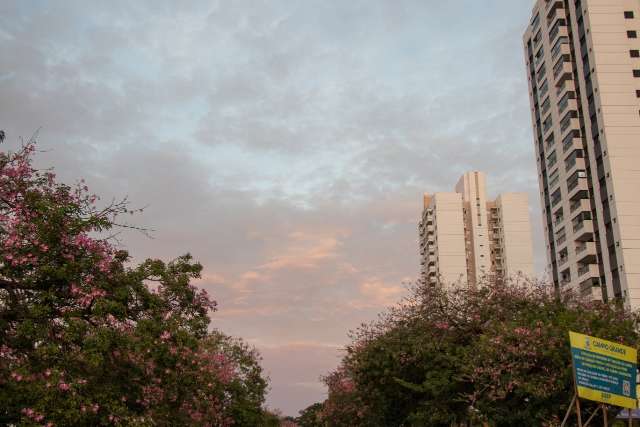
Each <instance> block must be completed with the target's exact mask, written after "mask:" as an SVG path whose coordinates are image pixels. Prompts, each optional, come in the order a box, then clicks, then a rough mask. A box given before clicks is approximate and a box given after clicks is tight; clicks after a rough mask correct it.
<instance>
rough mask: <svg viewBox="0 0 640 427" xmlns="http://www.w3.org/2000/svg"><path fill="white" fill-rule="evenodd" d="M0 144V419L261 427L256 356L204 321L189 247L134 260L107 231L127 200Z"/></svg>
mask: <svg viewBox="0 0 640 427" xmlns="http://www.w3.org/2000/svg"><path fill="white" fill-rule="evenodd" d="M35 147H36V146H35V143H34V142H33V141H29V142H28V143H26V144H24V145H23V147H22V148H21V149H20V150H19V151H17V152H8V151H0V424H2V425H11V424H14V425H25V426H29V425H43V426H63V425H75V426H83V425H86V426H95V425H132V426H136V425H137V426H146V425H154V426H162V425H166V426H168V425H171V426H180V425H202V426H205V425H206V426H227V425H246V426H255V425H260V424H261V423H262V417H263V416H264V415H265V414H264V411H263V410H262V404H263V402H264V394H265V390H266V388H267V380H266V379H265V377H264V376H263V373H262V369H261V367H260V365H259V355H258V354H257V352H256V351H255V350H254V349H252V348H250V347H249V346H248V345H247V344H245V343H243V342H242V341H241V340H238V339H234V338H231V337H228V336H226V335H224V334H223V333H221V332H219V331H213V332H211V331H210V330H209V326H210V318H209V313H210V312H212V311H213V310H215V309H216V302H215V301H214V300H212V299H211V298H210V297H209V295H207V293H206V291H205V290H203V289H199V288H198V287H197V286H195V285H194V284H193V280H194V279H197V278H198V277H199V275H200V271H201V270H202V266H201V265H200V264H198V263H197V262H194V260H193V259H192V257H191V256H190V255H188V254H187V255H183V256H180V257H178V258H176V259H175V260H174V261H172V262H169V263H165V262H163V261H160V260H152V259H148V260H146V261H144V262H142V263H140V264H138V265H133V264H132V262H131V260H130V257H129V254H128V253H127V252H126V251H124V250H121V249H118V247H117V246H116V244H115V243H114V242H113V231H114V229H115V228H116V227H118V226H119V224H122V223H121V222H120V220H121V218H122V217H123V216H125V215H128V214H131V213H132V211H131V210H130V209H129V207H128V204H127V202H126V200H124V201H122V202H115V203H110V204H107V205H106V206H102V207H99V204H100V201H99V199H98V197H97V196H96V195H93V194H91V193H89V189H88V188H87V186H86V185H85V183H84V181H80V182H78V183H77V184H76V185H74V186H69V185H65V184H62V183H59V182H58V181H57V179H56V176H55V174H54V173H53V171H51V170H46V171H39V170H36V169H35V168H34V167H33V165H32V159H33V155H34V152H35V149H36V148H35Z"/></svg>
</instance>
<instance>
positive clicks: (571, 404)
mask: <svg viewBox="0 0 640 427" xmlns="http://www.w3.org/2000/svg"><path fill="white" fill-rule="evenodd" d="M574 403H576V394H574V395H573V399H571V403H570V404H569V407H568V408H567V413H566V414H564V419H563V420H562V424H560V427H564V424H565V423H566V422H567V420H568V419H569V414H570V413H571V408H573V404H574Z"/></svg>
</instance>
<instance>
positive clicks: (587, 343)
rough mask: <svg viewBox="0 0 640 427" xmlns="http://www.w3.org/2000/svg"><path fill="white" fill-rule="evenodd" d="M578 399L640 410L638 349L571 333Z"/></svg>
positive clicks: (570, 339)
mask: <svg viewBox="0 0 640 427" xmlns="http://www.w3.org/2000/svg"><path fill="white" fill-rule="evenodd" d="M569 341H570V343H571V356H572V358H573V373H574V375H575V379H576V388H577V389H578V396H579V397H581V398H583V399H588V400H595V401H596V402H603V403H607V404H609V405H616V406H622V407H623V408H631V409H634V408H637V407H638V403H637V402H638V401H637V400H636V371H637V363H638V355H637V352H636V349H635V348H632V347H628V346H626V345H622V344H618V343H614V342H611V341H607V340H602V339H600V338H596V337H590V336H588V335H583V334H578V333H576V332H569Z"/></svg>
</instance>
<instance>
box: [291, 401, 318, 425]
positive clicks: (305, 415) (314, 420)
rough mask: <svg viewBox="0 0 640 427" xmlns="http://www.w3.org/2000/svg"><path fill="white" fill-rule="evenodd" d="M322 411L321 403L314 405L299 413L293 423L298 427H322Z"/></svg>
mask: <svg viewBox="0 0 640 427" xmlns="http://www.w3.org/2000/svg"><path fill="white" fill-rule="evenodd" d="M322 409H323V406H322V403H314V404H313V405H310V406H308V407H306V408H305V409H303V410H302V411H300V415H299V416H298V417H297V418H296V419H295V421H296V423H297V424H298V425H299V426H300V427H323V426H324V423H323V421H322Z"/></svg>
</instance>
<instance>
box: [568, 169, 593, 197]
mask: <svg viewBox="0 0 640 427" xmlns="http://www.w3.org/2000/svg"><path fill="white" fill-rule="evenodd" d="M581 160H584V159H581ZM567 190H568V193H567V195H568V196H569V200H571V201H573V200H579V199H584V198H587V197H589V185H588V184H587V178H578V179H577V180H574V181H573V182H571V183H567Z"/></svg>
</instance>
